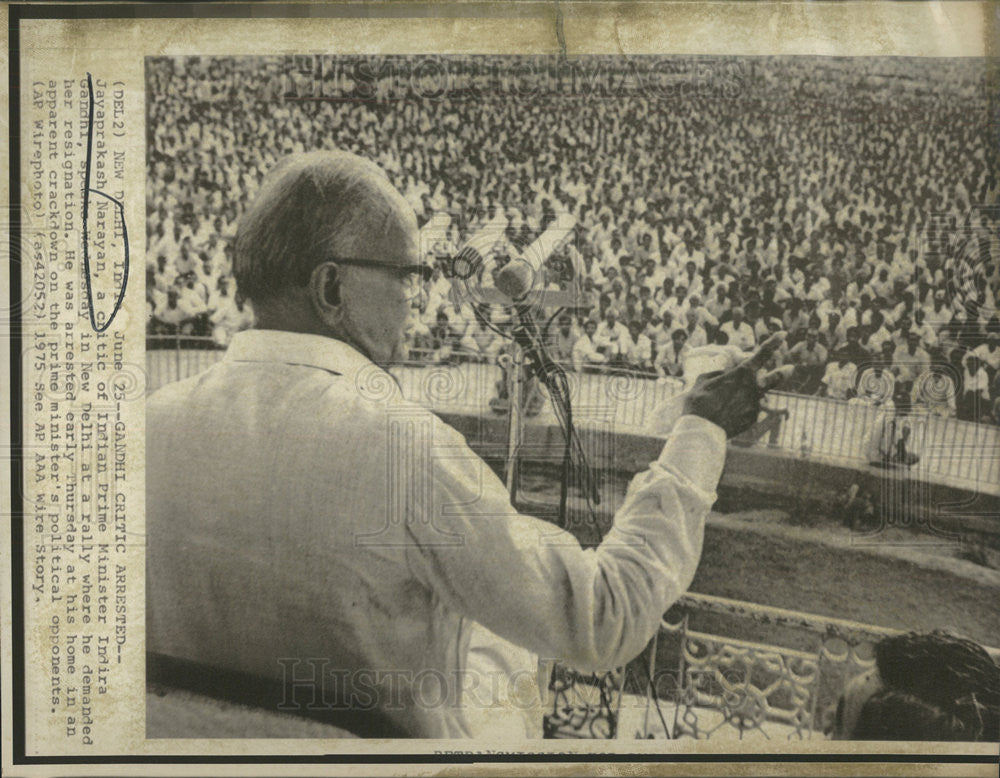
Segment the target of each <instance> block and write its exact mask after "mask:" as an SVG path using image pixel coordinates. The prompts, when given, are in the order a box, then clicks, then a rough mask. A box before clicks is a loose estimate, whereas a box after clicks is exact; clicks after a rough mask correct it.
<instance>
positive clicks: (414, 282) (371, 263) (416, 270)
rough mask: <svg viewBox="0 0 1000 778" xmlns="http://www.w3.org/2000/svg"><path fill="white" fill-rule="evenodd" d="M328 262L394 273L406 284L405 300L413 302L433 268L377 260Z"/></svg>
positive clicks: (330, 260)
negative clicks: (375, 268) (374, 268)
mask: <svg viewBox="0 0 1000 778" xmlns="http://www.w3.org/2000/svg"><path fill="white" fill-rule="evenodd" d="M327 261H328V262H333V263H335V264H338V265H356V266H358V267H377V268H381V269H383V270H389V271H392V272H394V273H396V274H397V275H398V276H400V277H401V278H402V279H403V282H404V283H405V284H406V288H405V290H404V291H405V293H406V299H407V300H414V299H416V298H417V297H419V296H420V295H421V294H422V293H423V291H424V287H423V285H424V284H425V283H426V282H427V281H430V280H431V275H432V274H433V273H434V268H432V267H431V266H430V265H399V264H397V263H395V262H383V261H381V260H377V259H359V258H354V257H330V258H329V259H328V260H327Z"/></svg>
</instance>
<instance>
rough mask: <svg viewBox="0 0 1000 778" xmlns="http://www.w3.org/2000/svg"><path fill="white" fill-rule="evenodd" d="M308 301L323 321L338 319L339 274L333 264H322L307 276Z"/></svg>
mask: <svg viewBox="0 0 1000 778" xmlns="http://www.w3.org/2000/svg"><path fill="white" fill-rule="evenodd" d="M309 299H310V300H311V301H312V304H313V308H315V310H316V314H317V315H318V316H319V317H320V318H321V319H323V320H324V321H330V320H331V319H337V318H339V317H340V272H339V268H338V267H337V266H336V265H335V264H334V263H333V262H322V263H320V264H319V265H317V266H316V267H315V268H313V271H312V274H311V275H310V276H309Z"/></svg>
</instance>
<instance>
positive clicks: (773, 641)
mask: <svg viewBox="0 0 1000 778" xmlns="http://www.w3.org/2000/svg"><path fill="white" fill-rule="evenodd" d="M898 634H901V633H900V631H899V630H894V629H888V628H884V627H877V626H874V625H871V624H862V623H859V622H853V621H847V620H845V619H835V618H828V617H824V616H816V615H813V614H809V613H801V612H798V611H792V610H786V609H784V608H773V607H769V606H765V605H757V604H755V603H749V602H741V601H738V600H730V599H726V598H723V597H714V596H710V595H704V594H687V595H685V596H683V597H681V598H680V600H678V601H677V603H675V604H674V605H673V606H672V607H671V608H670V610H669V611H668V612H667V614H666V615H665V616H664V618H663V621H662V623H661V626H660V630H659V632H658V634H657V635H656V636H655V637H654V639H653V641H652V642H651V645H650V647H649V648H648V649H647V651H646V652H644V653H645V654H647V655H648V656H643V655H640V657H638V658H637V659H635V660H634V661H633V662H631V663H629V665H627V666H626V667H623V668H619V669H617V670H615V671H612V672H608V673H601V674H582V673H577V672H575V671H573V670H571V669H569V668H567V667H565V666H562V665H559V664H556V665H555V667H554V668H553V672H552V676H551V678H552V680H551V681H550V684H549V690H548V691H549V695H550V696H549V713H547V714H546V717H545V728H544V729H545V733H546V736H547V737H552V738H579V737H586V738H643V739H648V738H661V739H662V738H671V739H676V738H683V737H686V738H696V739H707V738H713V737H714V738H738V739H741V740H742V739H747V738H751V737H760V738H764V739H768V740H792V739H799V740H802V739H809V738H814V737H822V736H823V734H824V732H825V731H826V730H827V729H828V728H829V725H830V723H831V721H830V716H831V714H832V712H833V711H832V708H833V706H834V704H835V703H836V701H837V699H838V698H839V696H840V694H841V693H842V691H843V688H844V685H845V684H846V682H847V681H848V680H850V679H851V678H853V677H854V676H855V675H857V674H858V673H860V672H862V671H865V670H867V669H869V668H871V667H872V666H874V664H875V658H874V646H875V643H877V642H878V641H879V640H881V639H882V638H883V637H886V636H889V635H898ZM760 635H763V636H764V638H763V639H762V638H761V637H760ZM986 650H987V652H988V653H989V654H990V655H991V656H992V657H993V658H994V659H995V660H996V659H998V658H1000V649H997V648H989V647H987V649H986Z"/></svg>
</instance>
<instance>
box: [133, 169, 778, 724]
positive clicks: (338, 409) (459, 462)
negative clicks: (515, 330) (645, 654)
mask: <svg viewBox="0 0 1000 778" xmlns="http://www.w3.org/2000/svg"><path fill="white" fill-rule="evenodd" d="M419 259H420V257H419V252H418V246H417V224H416V220H415V217H414V214H413V211H412V209H411V208H410V207H409V206H408V204H407V203H406V201H405V200H404V199H403V197H402V195H400V193H399V192H397V191H396V190H395V189H394V188H393V187H392V185H391V184H390V183H389V181H388V180H387V178H386V177H385V175H384V174H383V173H382V171H381V170H380V169H379V168H378V167H377V166H375V165H374V164H372V163H370V162H368V161H365V160H363V159H361V158H360V157H357V156H354V155H352V154H347V153H341V152H315V153H308V154H299V155H293V156H290V157H287V158H285V159H284V160H282V161H281V162H279V163H278V165H276V166H275V168H274V169H273V170H272V171H270V173H269V174H268V175H267V176H266V177H265V179H264V181H263V184H262V186H261V188H260V191H259V193H258V194H257V197H256V200H255V201H254V202H253V204H252V205H251V206H250V208H249V210H248V211H247V212H246V213H245V214H244V215H243V217H242V220H241V222H240V225H239V230H238V233H237V236H236V245H235V276H236V281H237V284H238V288H239V291H240V293H241V294H242V295H243V296H245V297H246V298H248V299H249V300H251V301H252V304H253V309H254V312H255V315H256V326H255V328H254V329H252V330H249V331H246V332H242V333H239V334H237V335H236V336H235V337H234V338H233V340H232V343H231V345H230V347H229V350H228V352H227V353H226V355H225V358H224V359H223V360H222V361H221V362H220V363H219V364H217V365H215V366H214V367H212V368H211V369H209V370H208V371H206V372H204V373H202V374H200V375H198V376H195V377H194V378H191V379H188V380H185V381H182V382H178V383H175V384H171V385H168V386H166V387H164V388H163V389H161V390H160V391H158V392H157V393H156V394H154V395H153V396H152V397H151V398H150V399H149V403H148V411H147V434H146V445H147V468H146V473H147V484H148V487H147V533H148V556H147V581H148V614H147V622H148V624H147V650H148V652H149V653H150V656H151V657H156V658H159V659H161V660H164V661H167V660H169V661H170V662H172V663H173V664H172V665H171V666H172V667H174V668H178V667H198V668H202V669H204V668H207V669H208V675H207V677H209V678H214V677H218V678H224V677H225V678H229V677H236V678H243V679H246V680H245V681H244V682H245V683H251V684H252V683H257V682H260V683H261V684H266V683H268V682H270V683H274V684H275V685H276V686H275V688H279V687H281V685H282V684H283V691H284V693H285V694H286V695H287V696H286V697H285V699H284V700H282V699H278V700H277V701H276V702H274V704H275V705H278V706H279V707H294V706H295V705H299V706H301V707H303V708H307V709H310V710H313V711H315V710H316V709H320V710H322V709H326V708H328V709H330V710H336V711H339V712H341V713H342V714H343V715H341V716H340V717H339V719H338V721H340V722H341V724H342V726H345V727H347V728H348V729H351V730H353V731H354V732H357V733H362V734H369V735H386V736H387V735H404V736H413V737H433V738H445V737H470V736H476V737H478V736H489V735H493V734H500V733H501V732H503V733H505V734H506V736H507V737H509V736H510V735H511V734H516V735H517V736H518V737H538V736H540V734H541V711H540V709H539V687H538V682H537V667H538V662H537V660H538V657H539V656H540V657H543V658H552V659H560V660H563V661H565V662H567V663H568V664H570V665H572V666H574V667H576V668H578V669H581V670H595V671H596V670H602V669H608V668H612V667H615V666H619V665H621V664H623V663H625V662H627V661H629V660H630V659H632V658H633V657H634V656H636V655H637V654H638V653H639V652H640V651H641V650H642V649H643V647H644V646H645V645H646V643H647V641H648V640H649V639H650V637H651V636H652V635H653V634H654V633H655V632H656V630H657V628H658V626H659V624H660V619H661V617H662V615H663V613H664V611H665V610H666V609H667V608H668V607H669V606H670V605H671V603H672V602H674V600H676V599H677V597H679V596H680V595H681V594H682V593H683V592H684V591H685V589H686V587H687V586H688V585H689V583H690V582H691V579H692V577H693V575H694V571H695V568H696V567H697V565H698V559H699V556H700V553H701V546H702V536H703V530H704V520H705V515H706V514H707V512H708V509H709V507H710V506H711V505H712V503H713V501H714V499H715V488H716V485H717V482H718V480H719V477H720V474H721V472H722V466H723V461H724V459H725V450H726V437H727V435H728V436H732V435H736V434H738V433H739V432H741V431H742V430H743V429H746V428H747V427H748V426H750V425H751V424H752V423H753V422H754V421H755V420H756V418H757V414H758V409H759V403H760V398H761V395H762V390H761V388H760V387H759V386H758V384H757V382H756V380H755V376H754V368H755V367H756V366H757V363H756V362H751V363H747V364H744V365H743V366H741V367H739V368H736V369H734V370H731V371H728V372H726V373H725V374H723V375H720V376H717V377H715V378H713V379H710V380H708V381H705V382H702V383H700V384H699V385H698V386H697V387H695V389H694V390H693V391H692V392H691V393H689V394H688V395H687V396H686V397H685V399H684V401H683V403H684V405H683V413H682V415H681V416H680V418H679V419H678V420H677V421H676V423H675V424H674V425H673V428H672V431H671V432H670V434H669V437H668V439H667V441H666V444H665V446H664V448H663V452H662V453H661V454H660V456H659V458H658V459H657V460H656V461H655V462H653V463H651V464H650V466H649V468H648V469H647V470H646V471H644V472H642V473H641V474H639V475H637V476H636V477H635V479H634V480H633V481H632V483H631V485H630V486H629V489H628V493H627V495H626V497H625V500H624V503H623V504H622V506H621V508H620V509H619V510H618V512H617V513H616V514H615V517H614V526H613V527H612V528H611V530H610V532H609V533H608V534H607V536H606V537H605V539H604V541H603V543H601V545H600V546H599V547H598V548H595V549H588V550H584V549H583V548H581V547H580V545H579V544H578V543H577V542H576V540H575V539H574V538H573V536H572V535H570V534H568V533H566V532H564V531H562V530H560V529H558V528H556V527H554V526H553V525H552V524H550V523H547V522H544V521H541V520H539V519H535V518H532V517H531V516H525V515H522V514H520V513H518V512H517V511H516V510H515V509H514V508H513V507H512V506H511V503H510V499H509V496H508V494H507V492H506V490H505V489H504V487H503V484H502V483H501V482H500V480H499V479H498V478H497V477H496V476H495V475H494V473H493V472H492V471H491V470H490V469H489V467H487V465H486V464H485V463H484V462H483V461H482V460H481V459H480V458H479V457H478V456H477V455H476V454H475V453H474V452H473V451H472V450H471V449H470V448H469V447H468V445H467V444H466V442H465V440H464V439H463V437H462V436H461V435H460V434H459V433H457V432H456V431H455V430H454V429H452V428H451V427H449V426H448V425H446V424H445V423H443V422H442V421H441V420H440V419H438V418H437V417H436V416H434V415H433V414H432V413H431V412H429V411H427V410H426V409H424V408H422V407H420V406H417V405H415V404H412V403H408V402H406V401H404V400H403V399H402V398H401V397H400V395H399V393H398V389H397V387H396V384H395V383H394V381H393V379H392V377H391V376H390V375H388V374H387V373H386V372H385V370H384V369H385V368H386V367H387V366H389V365H390V364H391V363H392V362H393V360H394V358H396V356H397V355H398V354H399V353H400V349H401V340H402V333H403V329H404V324H405V322H406V319H407V316H408V313H409V308H410V295H411V294H412V292H413V290H414V288H417V289H419V284H415V280H418V279H419V278H420V276H421V274H422V273H424V270H423V268H422V266H421V265H420V264H419ZM289 689H291V693H290V692H289ZM281 703H284V704H283V705H282V704H281ZM212 734H213V733H211V732H207V733H205V736H208V737H211V736H212Z"/></svg>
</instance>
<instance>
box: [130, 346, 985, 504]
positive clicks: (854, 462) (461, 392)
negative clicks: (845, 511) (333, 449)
mask: <svg viewBox="0 0 1000 778" xmlns="http://www.w3.org/2000/svg"><path fill="white" fill-rule="evenodd" d="M147 343H148V350H147V370H148V382H147V386H148V387H149V389H150V390H155V389H157V388H159V387H160V386H162V385H163V384H165V383H169V382H171V381H177V380H180V379H183V378H186V377H188V376H191V375H194V374H196V373H198V372H201V371H202V370H205V369H206V368H208V367H210V366H211V365H212V364H214V363H215V362H216V361H218V360H219V359H220V358H221V357H222V354H224V353H225V352H224V350H223V349H222V348H221V347H220V346H218V345H217V344H216V343H215V342H214V341H212V340H211V339H210V338H193V337H184V336H169V337H151V338H149V339H148V341H147ZM456 356H457V357H459V358H466V359H467V358H469V356H470V355H466V354H462V353H461V352H456ZM393 373H394V374H395V375H396V377H397V379H398V380H399V383H400V387H401V389H402V393H403V396H404V397H406V398H407V399H408V400H412V401H414V402H419V403H422V404H424V405H427V406H428V407H430V408H432V409H433V410H438V411H457V412H467V413H476V414H491V413H493V410H492V409H491V407H490V400H491V399H492V398H494V397H496V395H497V391H498V389H497V383H498V381H499V380H500V377H501V371H500V368H499V367H498V366H497V365H496V364H495V362H485V361H464V362H460V363H459V364H421V363H419V362H416V361H414V362H412V363H409V364H404V365H400V366H398V367H395V368H393ZM567 378H568V381H569V385H570V392H571V399H572V402H573V415H574V420H575V421H576V423H577V424H578V425H579V426H580V427H583V428H586V427H588V426H595V425H597V426H600V428H601V429H603V430H607V429H609V428H610V429H614V430H619V431H621V432H625V433H639V434H641V433H643V432H644V431H645V430H647V429H648V428H649V422H648V420H649V419H650V418H651V413H652V411H653V409H654V408H655V407H656V406H657V405H658V404H659V403H660V402H662V401H663V400H665V399H667V398H669V397H671V396H673V395H675V394H677V393H679V392H680V391H682V389H683V384H682V382H681V381H679V380H677V379H672V378H661V379H656V378H651V377H649V376H648V375H646V374H638V373H629V372H627V371H623V370H615V371H608V370H597V369H593V370H588V371H587V372H573V371H572V370H569V371H567ZM767 404H768V406H769V407H771V408H773V409H774V410H777V411H783V412H787V416H786V417H785V418H784V419H782V420H781V422H780V424H779V425H778V426H776V429H775V430H774V431H773V432H772V434H771V435H769V436H765V437H762V438H761V439H759V440H756V441H753V442H752V445H753V446H755V447H770V448H775V449H778V450H781V451H785V452H790V453H794V454H796V455H797V456H801V457H803V458H807V459H813V460H819V461H825V462H829V463H833V464H843V465H846V466H860V465H866V464H868V463H874V462H877V461H878V460H879V457H880V453H879V451H878V445H877V441H878V440H879V439H880V438H883V437H885V436H886V434H887V431H888V430H889V425H891V424H893V422H897V423H898V425H899V427H900V428H901V427H902V426H904V425H905V426H906V427H908V428H909V435H910V437H909V441H908V447H909V449H910V450H911V451H913V452H915V453H916V454H918V455H919V459H918V461H917V462H916V463H915V464H913V465H910V466H907V467H906V468H905V472H906V473H907V474H908V476H909V477H910V478H913V479H915V480H921V481H929V482H937V483H944V484H948V485H952V486H958V487H962V488H967V489H974V490H976V491H981V492H984V493H989V494H1000V428H998V427H995V426H991V425H986V424H975V423H972V422H965V421H960V420H958V419H955V418H947V417H940V416H935V415H931V414H927V413H917V412H914V413H910V414H907V415H905V416H892V415H889V414H886V413H885V412H884V411H883V410H881V409H879V408H875V407H872V406H870V405H866V404H864V403H857V402H850V401H843V400H834V399H831V398H827V397H815V396H807V395H795V394H788V393H784V392H774V391H772V392H770V393H768V396H767ZM529 421H531V420H529ZM533 421H534V422H535V423H543V424H555V423H556V419H555V416H554V415H553V413H552V410H551V407H550V406H549V404H548V403H545V405H544V406H543V408H542V410H541V412H540V413H539V414H538V415H537V416H536V417H535V419H534V420H533Z"/></svg>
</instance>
